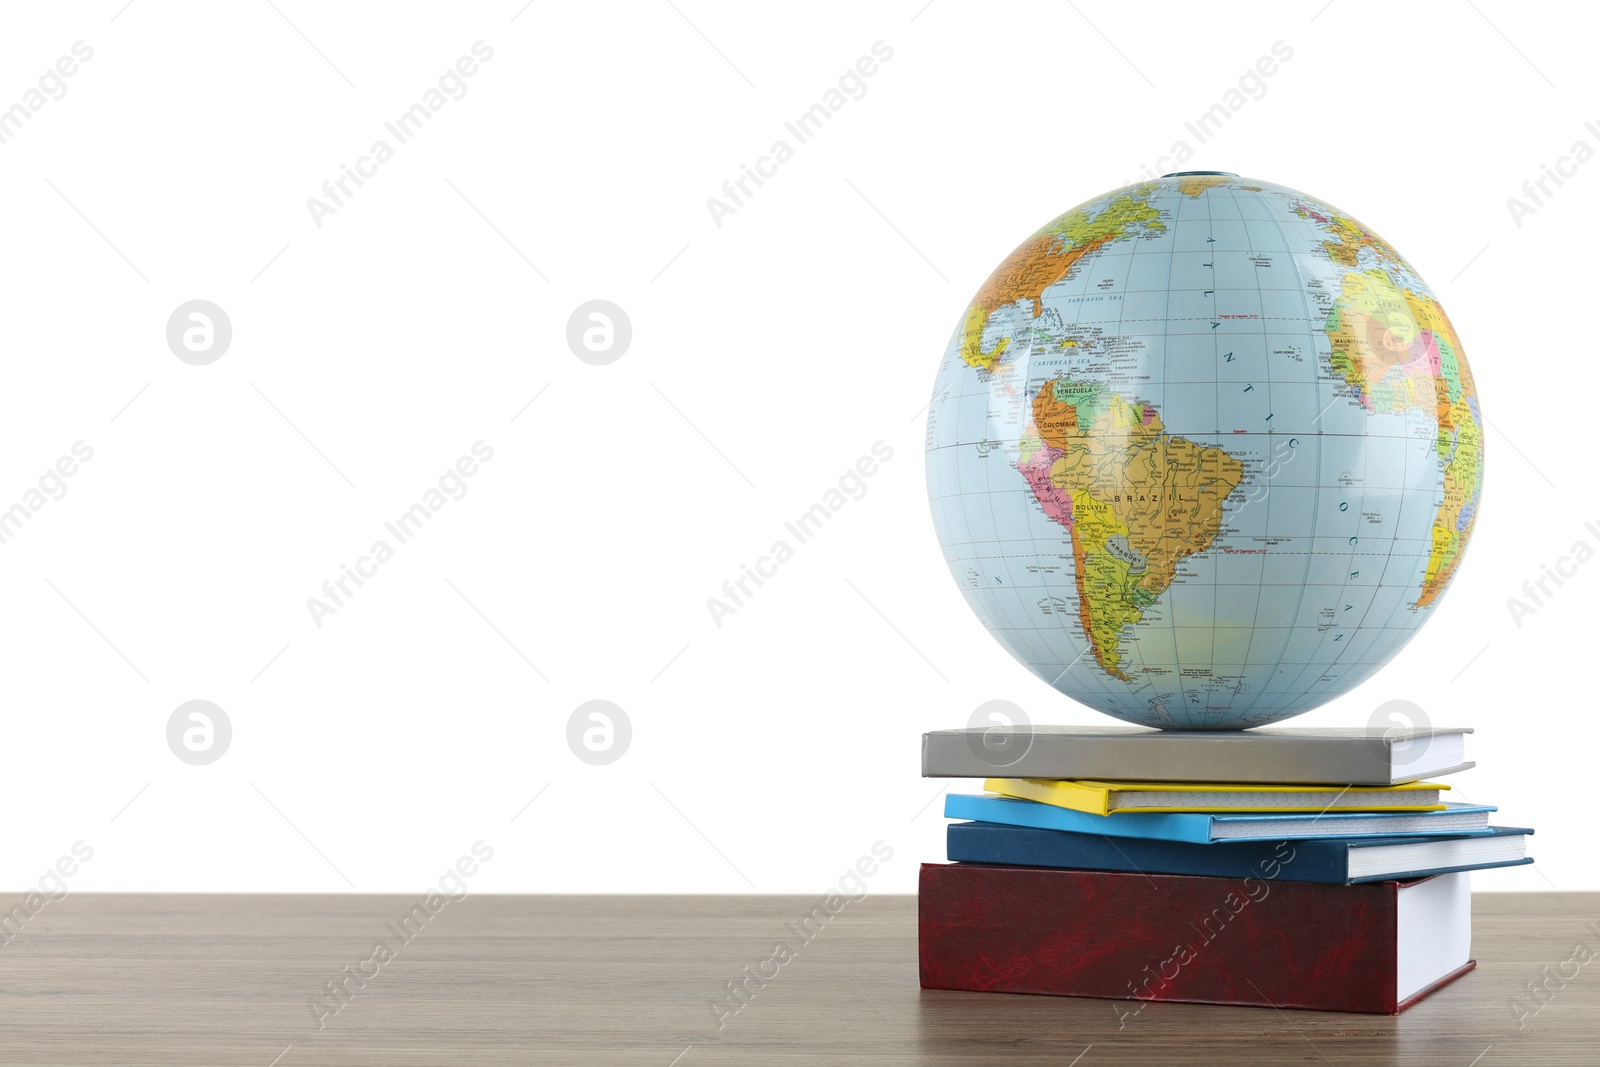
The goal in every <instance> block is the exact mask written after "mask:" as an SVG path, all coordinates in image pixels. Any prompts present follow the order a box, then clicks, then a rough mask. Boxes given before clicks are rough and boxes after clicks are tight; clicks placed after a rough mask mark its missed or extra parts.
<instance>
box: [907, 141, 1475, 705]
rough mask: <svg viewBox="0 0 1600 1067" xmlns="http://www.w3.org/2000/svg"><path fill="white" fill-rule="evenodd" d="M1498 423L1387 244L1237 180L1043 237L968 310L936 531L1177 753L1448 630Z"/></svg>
mask: <svg viewBox="0 0 1600 1067" xmlns="http://www.w3.org/2000/svg"><path fill="white" fill-rule="evenodd" d="M1483 443H1484V442H1483V416H1482V414H1481V412H1480V410H1479V406H1478V396H1477V391H1476V389H1475V387H1474V385H1473V380H1472V372H1471V370H1470V369H1469V368H1468V366H1467V360H1466V356H1465V354H1464V353H1463V351H1462V348H1461V343H1460V341H1459V340H1457V338H1456V332H1455V330H1454V328H1453V327H1452V326H1451V325H1450V320H1449V318H1447V317H1446V315H1445V312H1444V308H1443V307H1441V306H1440V304H1439V301H1438V299H1437V298H1436V297H1435V296H1434V294H1433V291H1432V290H1431V289H1429V287H1428V285H1427V284H1426V283H1425V282H1424V281H1423V280H1422V278H1421V277H1420V276H1419V275H1418V274H1417V272H1416V271H1415V270H1413V269H1412V267H1411V265H1410V264H1409V263H1407V262H1406V260H1405V259H1404V258H1403V257H1401V255H1400V254H1399V253H1398V252H1396V251H1395V249H1394V247H1393V246H1392V245H1390V244H1389V243H1388V242H1386V241H1384V240H1383V239H1382V238H1381V237H1379V236H1378V235H1377V234H1376V233H1374V232H1373V231H1372V230H1371V229H1369V228H1368V227H1367V226H1365V225H1363V224H1362V223H1360V222H1358V221H1357V220H1356V219H1355V218H1354V217H1352V216H1351V215H1349V214H1347V213H1346V212H1344V211H1341V210H1339V209H1338V208H1335V207H1332V206H1331V205H1329V204H1326V203H1324V202H1322V201H1320V200H1317V199H1315V198H1313V197H1310V196H1307V195H1305V194H1304V193H1299V192H1296V191H1294V190H1293V189H1287V188H1284V187H1282V186H1278V185H1272V184H1270V183H1268V182H1263V181H1252V180H1246V179H1242V178H1240V177H1238V176H1237V175H1234V174H1226V173H1221V172H1184V173H1180V174H1169V175H1166V176H1164V177H1162V178H1160V179H1158V180H1154V181H1147V182H1141V183H1139V184H1136V185H1130V186H1128V187H1126V188H1123V189H1118V190H1116V191H1115V192H1111V193H1108V194H1106V195H1105V196H1101V197H1098V198H1096V199H1094V200H1090V201H1089V202H1087V203H1085V204H1083V205H1081V206H1079V207H1076V208H1073V209H1072V210H1071V211H1069V212H1067V213H1066V214H1064V215H1062V216H1061V217H1060V218H1057V219H1055V220H1054V221H1053V222H1050V223H1049V224H1048V225H1046V226H1044V227H1043V228H1042V229H1040V230H1039V231H1038V232H1037V233H1035V234H1033V235H1032V236H1031V237H1029V238H1028V239H1027V240H1026V241H1024V242H1023V243H1022V244H1021V245H1019V246H1018V247H1017V249H1016V250H1015V251H1014V252H1012V253H1011V254H1010V255H1009V256H1008V257H1007V258H1006V260H1005V261H1004V262H1003V263H1001V264H1000V266H999V267H998V268H997V269H996V270H995V271H994V273H993V274H991V275H990V276H989V280H988V281H986V282H984V284H983V286H982V288H980V289H979V290H978V292H977V295H975V296H974V297H973V298H972V300H971V301H970V302H969V303H968V304H967V307H966V309H965V310H964V311H963V312H962V314H961V317H960V320H959V321H958V322H957V324H956V328H955V333H954V334H953V335H952V337H951V338H950V344H949V347H948V348H947V350H946V352H945V355H944V360H943V362H942V363H941V364H940V367H939V373H938V379H937V381H936V383H935V386H934V392H933V401H932V404H931V406H930V408H929V414H928V435H927V475H928V492H929V498H930V501H931V505H932V511H933V519H934V526H935V527H936V529H937V532H938V536H939V542H940V544H941V546H942V547H943V549H944V555H945V559H946V560H947V561H948V563H949V565H950V571H951V574H952V575H953V576H954V577H955V580H956V583H957V584H958V585H959V587H960V588H961V591H962V592H963V593H964V594H965V595H966V598H967V602H968V604H970V605H971V607H972V609H973V611H974V612H976V613H977V615H978V618H979V619H980V620H981V621H982V622H983V624H984V626H985V627H987V629H988V630H989V632H990V633H991V634H992V635H993V636H994V637H995V639H996V640H998V641H999V642H1000V644H1001V645H1003V646H1004V647H1005V648H1006V650H1007V651H1009V652H1010V653H1011V654H1012V655H1013V656H1015V657H1016V658H1017V659H1018V660H1020V661H1021V662H1022V663H1024V664H1026V665H1027V667H1028V668H1029V669H1030V670H1032V671H1033V672H1034V673H1035V674H1036V675H1038V676H1039V677H1040V678H1042V679H1044V680H1045V681H1046V682H1047V683H1049V684H1050V685H1052V686H1054V687H1055V688H1056V689H1057V690H1059V691H1060V692H1061V693H1063V694H1065V695H1066V696H1068V697H1071V698H1072V699H1074V700H1076V701H1079V702H1081V703H1083V704H1086V705H1088V706H1089V707H1091V708H1094V709H1096V710H1098V711H1101V712H1104V713H1105V714H1107V715H1112V716H1115V717H1116V718H1118V719H1123V720H1126V721H1128V722H1133V723H1138V724H1141V725H1145V726H1154V727H1160V728H1165V729H1243V728H1246V727H1251V726H1259V725H1264V724H1266V723H1271V722H1277V721H1280V720H1282V719H1286V718H1288V717H1290V716H1293V715H1298V714H1300V713H1302V712H1305V711H1308V710H1310V709H1312V708H1314V707H1316V706H1318V705H1319V704H1322V703H1323V702H1325V701H1328V700H1330V699H1332V698H1334V697H1336V696H1338V695H1340V694H1342V693H1345V692H1347V691H1348V690H1350V689H1351V688H1353V687H1354V686H1356V685H1358V684H1359V683H1361V682H1362V681H1364V680H1365V679H1367V678H1368V677H1370V676H1371V675H1372V674H1373V673H1374V672H1376V671H1377V670H1378V669H1379V668H1381V667H1382V666H1383V665H1384V664H1385V663H1386V662H1388V660H1389V659H1390V658H1391V657H1392V656H1394V654H1395V653H1396V652H1398V651H1399V650H1400V649H1401V648H1402V647H1404V645H1405V644H1406V642H1408V641H1409V640H1410V639H1411V638H1412V637H1413V636H1414V635H1415V634H1416V633H1417V631H1418V629H1419V628H1420V627H1421V626H1422V624H1423V623H1424V622H1426V621H1427V619H1428V618H1429V616H1430V615H1432V613H1433V612H1434V611H1436V610H1438V606H1439V602H1440V599H1441V598H1442V597H1443V596H1444V593H1445V590H1446V589H1447V588H1448V587H1449V585H1450V581H1451V579H1452V578H1453V577H1454V576H1455V573H1456V571H1457V569H1458V568H1459V567H1460V565H1461V560H1462V556H1463V553H1465V551H1466V548H1467V542H1468V540H1469V539H1470V538H1471V536H1472V528H1473V524H1474V522H1475V521H1476V519H1477V515H1478V505H1479V499H1480V495H1481V492H1482V487H1483Z"/></svg>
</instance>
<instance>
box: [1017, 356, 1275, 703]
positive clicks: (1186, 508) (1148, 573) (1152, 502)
mask: <svg viewBox="0 0 1600 1067" xmlns="http://www.w3.org/2000/svg"><path fill="white" fill-rule="evenodd" d="M1017 469H1018V470H1020V471H1021V472H1022V474H1023V477H1025V478H1027V480H1028V484H1029V485H1031V486H1032V487H1033V492H1034V495H1035V496H1036V497H1037V498H1038V499H1039V503H1040V504H1041V505H1042V506H1043V507H1044V509H1045V514H1047V515H1049V516H1050V518H1051V519H1053V520H1054V521H1056V522H1058V523H1060V524H1061V525H1062V526H1064V527H1066V528H1067V529H1068V530H1069V531H1070V532H1071V534H1072V558H1073V566H1074V570H1075V572H1076V574H1077V585H1078V616H1079V618H1080V619H1081V620H1082V623H1083V632H1084V634H1085V635H1086V636H1087V637H1088V639H1089V646H1090V649H1091V650H1092V651H1093V653H1094V657H1095V659H1096V661H1097V662H1099V664H1100V666H1101V667H1102V668H1103V669H1104V670H1105V672H1106V673H1107V674H1109V675H1111V676H1112V677H1114V678H1118V679H1121V680H1122V681H1127V680H1128V676H1127V675H1126V674H1125V673H1124V672H1123V671H1122V669H1121V667H1120V664H1121V661H1122V653H1121V651H1120V650H1119V647H1118V646H1119V645H1120V643H1121V641H1122V633H1123V631H1124V630H1125V629H1126V628H1127V627H1129V626H1132V625H1133V624H1134V623H1136V622H1138V621H1139V620H1140V618H1142V617H1143V614H1144V609H1145V608H1147V607H1149V606H1150V605H1151V604H1153V603H1154V602H1155V601H1156V598H1158V597H1159V596H1161V594H1162V593H1165V592H1166V591H1167V587H1168V586H1170V585H1171V584H1172V579H1173V576H1174V575H1175V574H1176V573H1177V569H1178V563H1179V562H1180V561H1181V560H1183V559H1184V558H1185V557H1186V556H1191V555H1193V554H1194V553H1196V552H1204V551H1205V550H1206V549H1208V548H1210V547H1211V542H1212V541H1213V539H1215V537H1216V535H1217V530H1218V528H1219V527H1220V526H1221V523H1222V502H1223V501H1224V500H1225V499H1226V498H1227V497H1228V495H1229V494H1230V493H1232V492H1233V491H1234V489H1236V488H1238V486H1239V481H1240V479H1241V477H1242V476H1243V473H1244V465H1243V464H1241V463H1240V462H1239V461H1238V460H1237V459H1234V458H1233V457H1232V456H1230V455H1228V453H1226V452H1224V451H1223V450H1222V449H1220V448H1209V447H1206V446H1204V445H1197V444H1195V443H1194V442H1193V441H1189V440H1186V439H1184V438H1182V437H1174V436H1172V435H1171V434H1167V433H1163V432H1162V426H1161V416H1160V415H1159V414H1157V412H1156V409H1155V408H1153V407H1151V406H1150V405H1149V404H1133V403H1129V402H1128V401H1126V400H1124V399H1123V398H1122V397H1121V396H1119V395H1118V394H1116V393H1113V392H1111V391H1110V390H1109V389H1107V388H1106V387H1105V386H1103V385H1096V384H1093V383H1087V384H1086V383H1078V382H1073V381H1071V380H1069V379H1065V378H1058V379H1055V380H1053V381H1050V382H1046V383H1045V385H1044V387H1043V388H1041V389H1040V390H1039V391H1038V393H1037V394H1036V395H1035V396H1034V399H1033V421H1031V422H1030V423H1029V424H1028V427H1027V429H1026V430H1025V431H1024V432H1023V435H1022V441H1021V445H1020V453H1019V457H1018V462H1017Z"/></svg>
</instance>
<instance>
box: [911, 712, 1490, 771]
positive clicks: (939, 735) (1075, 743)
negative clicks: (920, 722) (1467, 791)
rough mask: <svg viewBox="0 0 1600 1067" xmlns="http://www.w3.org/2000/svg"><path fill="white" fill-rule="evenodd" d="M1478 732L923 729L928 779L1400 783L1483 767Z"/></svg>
mask: <svg viewBox="0 0 1600 1067" xmlns="http://www.w3.org/2000/svg"><path fill="white" fill-rule="evenodd" d="M1471 732H1472V731H1471V730H1470V729H1455V728H1452V729H1442V728H1431V727H1410V728H1406V729H1393V728H1389V729H1380V728H1377V727H1371V728H1351V729H1329V728H1307V727H1264V728H1257V729H1253V730H1215V731H1204V730H1153V729H1149V728H1146V727H1142V726H1033V727H1018V728H1001V727H994V728H989V729H984V728H982V727H970V728H967V729H962V730H933V731H931V732H929V733H925V734H923V735H922V774H923V776H924V777H927V778H993V777H995V776H997V775H1006V776H1008V777H1013V778H1069V779H1070V778H1089V779H1094V780H1096V781H1153V782H1182V781H1192V780H1202V781H1212V782H1288V783H1293V784H1305V785H1321V784H1327V783H1334V784H1336V785H1398V784H1400V783H1402V782H1415V781H1420V780H1422V779H1424V778H1429V777H1433V776H1435V775H1443V774H1451V773H1453V772H1455V771H1461V770H1466V769H1467V768H1469V767H1471V766H1473V764H1472V763H1470V762H1467V760H1466V757H1465V735H1466V734H1469V733H1471Z"/></svg>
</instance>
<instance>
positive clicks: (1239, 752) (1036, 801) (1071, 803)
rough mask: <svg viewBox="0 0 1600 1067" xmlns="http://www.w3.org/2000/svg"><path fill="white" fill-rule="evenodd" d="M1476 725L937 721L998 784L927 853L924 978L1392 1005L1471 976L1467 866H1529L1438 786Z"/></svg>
mask: <svg viewBox="0 0 1600 1067" xmlns="http://www.w3.org/2000/svg"><path fill="white" fill-rule="evenodd" d="M1470 732H1471V731H1470V730H1438V729H1430V728H1417V729H1410V730H1388V731H1382V730H1315V729H1261V730H1250V731H1236V732H1216V733H1203V732H1163V731H1156V730H1144V729H1139V728H1118V727H1106V728H1100V727H1033V728H1031V729H1028V730H1023V731H1019V732H1011V733H1007V732H999V733H997V731H995V730H992V729H991V730H977V729H973V730H941V731H935V732H933V733H929V734H925V735H924V736H923V752H922V759H923V774H924V775H925V776H927V777H953V778H972V777H982V778H984V789H985V790H986V795H982V796H977V795H961V794H954V793H952V794H950V795H948V796H947V797H946V798H945V815H946V816H947V817H949V818H952V819H959V820H966V821H961V822H954V823H952V824H951V825H950V826H949V827H948V831H947V833H948V838H947V844H948V853H947V855H948V858H949V859H950V860H951V861H952V862H950V863H948V864H932V863H930V864H924V865H923V866H922V871H921V880H920V895H919V900H918V946H919V955H920V961H921V974H922V986H923V988H926V989H962V990H977V991H989V992H1004V993H1047V994H1056V995H1060V996H1081V997H1109V998H1116V999H1125V1000H1137V1001H1162V1000H1165V1001H1187V1002H1192V1003H1204V1004H1242V1005H1258V1006H1262V1007H1274V1008H1309V1009H1317V1010H1323V1011H1349V1012H1367V1013H1375V1014H1388V1015H1394V1014H1398V1013H1399V1012H1401V1011H1404V1010H1405V1009H1406V1008H1407V1007H1409V1006H1410V1005H1411V1004H1414V1003H1416V1002H1417V1001H1418V1000H1420V999H1421V998H1423V997H1425V996H1427V995H1428V994H1429V993H1431V992H1433V991H1434V990H1435V989H1438V988H1439V987H1441V986H1443V985H1445V984H1447V983H1448V982H1450V981H1452V980H1454V979H1456V978H1458V977H1460V976H1461V975H1463V974H1465V973H1467V972H1468V971H1470V970H1471V969H1472V968H1473V966H1474V961H1473V959H1472V958H1471V950H1472V907H1471V891H1470V888H1469V885H1468V875H1467V872H1468V871H1472V870H1480V869H1484V868H1489V867H1510V866H1516V865H1519V864H1525V863H1532V862H1533V860H1532V859H1531V858H1530V857H1529V856H1528V855H1527V838H1528V835H1530V834H1532V833H1533V831H1532V830H1529V829H1524V828H1517V827H1501V826H1491V825H1490V824H1489V813H1490V812H1493V811H1494V810H1495V809H1494V808H1493V807H1490V806H1488V805H1482V804H1466V803H1453V802H1450V801H1447V800H1446V799H1445V796H1446V794H1447V792H1448V791H1449V789H1450V787H1449V786H1448V785H1444V784H1441V783H1438V782H1434V781H1428V780H1426V779H1430V778H1435V777H1439V776H1443V775H1446V774H1450V773H1453V772H1455V771H1460V770H1465V769H1467V768H1469V767H1472V766H1473V764H1471V763H1468V762H1465V760H1464V736H1463V735H1464V734H1467V733H1470ZM1000 775H1004V776H1003V777H1001V776H1000ZM1141 1008H1142V1006H1141Z"/></svg>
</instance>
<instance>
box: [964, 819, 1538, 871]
mask: <svg viewBox="0 0 1600 1067" xmlns="http://www.w3.org/2000/svg"><path fill="white" fill-rule="evenodd" d="M1489 830H1490V833H1487V834H1484V833H1477V834H1462V835H1440V836H1436V837H1397V838H1395V837H1392V838H1387V839H1386V838H1381V837H1380V838H1375V837H1349V838H1337V837H1323V838H1316V839H1313V840H1301V841H1228V842H1223V843H1220V844H1205V845H1202V844H1193V843H1191V842H1187V841H1163V840H1158V839H1153V838H1136V837H1107V836H1105V835H1104V834H1082V833H1074V832H1072V831H1070V830H1043V829H1037V828H1034V827H1028V826H1001V825H998V824H996V823H985V822H955V823H951V824H950V827H949V830H948V833H947V837H946V849H947V854H948V856H949V858H950V859H951V860H952V861H954V862H957V863H991V864H1003V865H1008V866H1020V867H1062V868H1071V869H1077V870H1090V871H1132V872H1136V873H1146V874H1194V875H1203V876H1211V877H1220V878H1260V879H1263V880H1274V879H1281V880H1284V881H1290V882H1323V883H1326V884H1330V885H1351V884H1354V883H1356V882H1379V881H1386V880H1396V881H1404V880H1407V879H1411V878H1422V877H1424V876H1427V875H1432V874H1446V873H1450V872H1454V871H1475V870H1482V869H1485V868H1488V867H1517V866H1520V865H1522V864H1525V863H1532V862H1533V858H1532V857H1530V856H1529V855H1528V854H1527V839H1528V835H1530V834H1532V833H1533V831H1532V830H1529V829H1526V828H1523V827H1515V826H1491V827H1490V828H1489Z"/></svg>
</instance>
